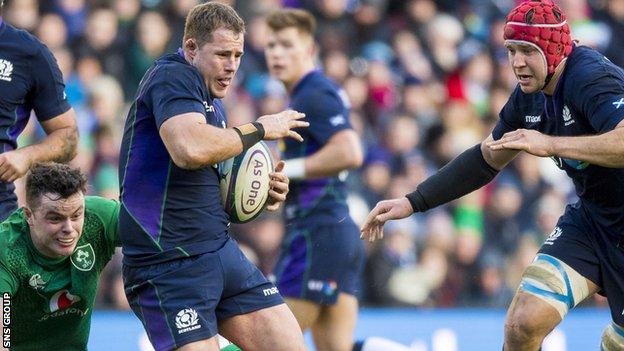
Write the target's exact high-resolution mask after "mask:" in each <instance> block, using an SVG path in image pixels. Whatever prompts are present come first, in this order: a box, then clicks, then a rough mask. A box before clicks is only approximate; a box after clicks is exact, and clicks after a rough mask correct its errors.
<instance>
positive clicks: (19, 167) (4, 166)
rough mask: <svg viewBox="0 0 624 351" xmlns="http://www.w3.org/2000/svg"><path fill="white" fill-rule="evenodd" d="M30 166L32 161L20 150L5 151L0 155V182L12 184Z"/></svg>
mask: <svg viewBox="0 0 624 351" xmlns="http://www.w3.org/2000/svg"><path fill="white" fill-rule="evenodd" d="M31 165H32V159H31V158H30V157H29V156H28V155H27V154H26V153H24V152H22V151H21V150H13V151H7V152H4V153H2V154H0V180H1V181H3V182H12V181H15V180H16V179H17V178H20V177H21V176H23V175H24V174H26V172H28V170H29V169H30V166H31Z"/></svg>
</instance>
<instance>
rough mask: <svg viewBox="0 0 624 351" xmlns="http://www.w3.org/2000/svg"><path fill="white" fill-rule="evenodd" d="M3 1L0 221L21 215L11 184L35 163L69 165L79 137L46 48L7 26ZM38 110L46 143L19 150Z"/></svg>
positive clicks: (0, 26) (60, 79) (0, 30)
mask: <svg viewBox="0 0 624 351" xmlns="http://www.w3.org/2000/svg"><path fill="white" fill-rule="evenodd" d="M3 3H4V1H0V148H1V149H0V152H1V153H0V220H4V219H5V218H7V217H8V216H9V215H10V214H11V213H12V212H13V211H14V210H15V209H17V197H16V196H15V194H14V192H13V190H14V189H15V186H14V185H13V181H15V180H16V179H17V178H20V177H21V176H23V175H24V174H26V172H27V171H28V169H29V168H30V166H31V165H33V164H35V163H36V162H44V161H58V162H67V161H69V160H71V159H72V158H73V157H74V156H75V155H76V144H77V141H78V132H77V129H76V118H75V114H74V110H73V109H72V108H71V106H69V103H68V102H67V97H66V96H65V91H64V89H65V84H64V83H63V77H62V75H61V71H60V70H59V68H58V65H57V63H56V60H55V59H54V56H52V53H51V52H50V50H48V48H47V47H46V46H45V45H43V43H41V42H40V41H39V40H38V39H37V38H35V37H34V36H32V35H30V34H29V33H28V32H26V31H24V30H19V29H16V28H15V27H13V26H11V25H9V24H7V23H4V22H3V20H2V7H3ZM31 110H34V111H35V114H36V115H37V120H38V121H39V123H41V126H42V127H43V129H44V130H45V132H46V133H47V137H46V138H44V139H43V140H41V141H40V142H39V143H37V144H33V145H30V146H27V147H23V148H20V149H17V137H18V136H19V134H20V133H21V132H22V131H23V130H24V127H25V126H26V123H28V120H29V117H30V111H31Z"/></svg>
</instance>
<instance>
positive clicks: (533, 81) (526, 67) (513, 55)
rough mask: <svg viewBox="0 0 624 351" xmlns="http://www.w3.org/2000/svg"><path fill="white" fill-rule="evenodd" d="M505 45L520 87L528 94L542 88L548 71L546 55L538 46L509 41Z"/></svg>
mask: <svg viewBox="0 0 624 351" xmlns="http://www.w3.org/2000/svg"><path fill="white" fill-rule="evenodd" d="M505 47H506V48H507V54H508V56H509V63H510V64H511V67H512V69H513V71H514V74H515V75H516V78H517V79H518V83H519V84H520V89H522V91H523V92H524V93H527V94H530V93H535V92H537V91H539V90H541V89H542V88H543V87H544V84H545V82H546V75H547V73H548V72H546V65H545V64H544V57H543V56H542V54H541V53H540V52H539V51H538V50H537V48H535V47H534V46H531V45H528V44H519V43H507V44H505Z"/></svg>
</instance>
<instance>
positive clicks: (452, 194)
mask: <svg viewBox="0 0 624 351" xmlns="http://www.w3.org/2000/svg"><path fill="white" fill-rule="evenodd" d="M497 174H498V170H496V169H495V168H493V167H492V166H490V165H489V164H488V163H487V162H486V161H485V159H484V158H483V153H482V152H481V144H477V145H475V146H473V147H471V148H470V149H468V150H466V151H464V152H462V153H461V154H460V155H459V156H457V157H456V158H455V159H453V160H452V161H451V162H449V163H448V164H447V165H445V166H444V167H442V168H441V169H440V170H439V171H438V172H437V173H436V174H434V175H432V176H431V177H429V178H427V180H425V181H424V182H422V183H420V184H419V185H418V187H417V188H416V191H414V192H412V193H409V194H407V195H405V197H407V199H408V200H409V202H410V204H411V205H412V208H413V209H414V212H424V211H426V210H428V209H430V208H434V207H437V206H439V205H442V204H445V203H447V202H449V201H452V200H455V199H458V198H460V197H462V196H464V195H466V194H469V193H471V192H473V191H475V190H477V189H479V188H481V187H482V186H484V185H485V184H487V183H489V182H490V181H491V180H492V179H493V178H494V177H495V176H496V175H497Z"/></svg>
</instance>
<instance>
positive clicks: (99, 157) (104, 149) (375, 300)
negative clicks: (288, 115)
mask: <svg viewBox="0 0 624 351" xmlns="http://www.w3.org/2000/svg"><path fill="white" fill-rule="evenodd" d="M198 2H199V0H175V1H174V0H39V1H37V0H7V1H5V11H4V20H5V21H7V22H9V23H11V24H13V25H15V26H16V27H20V28H23V29H25V30H28V31H29V32H31V33H33V34H35V35H36V36H38V37H39V38H40V39H41V40H42V41H43V42H44V43H45V44H46V45H47V46H48V47H49V48H50V49H51V51H52V52H53V54H54V55H55V57H56V59H57V61H58V63H59V66H60V68H61V70H62V73H63V76H64V79H65V82H66V93H67V96H68V98H69V100H70V102H71V104H72V106H73V107H74V108H75V110H76V112H77V116H78V124H79V129H80V140H81V142H80V146H79V154H78V156H77V157H76V159H75V160H74V161H73V163H74V164H75V165H77V166H79V167H80V168H81V169H83V170H84V171H86V172H88V174H89V176H90V192H91V193H93V194H98V195H102V196H106V197H110V198H117V197H118V195H119V194H118V178H117V172H118V170H117V167H118V152H119V144H120V139H121V135H120V134H121V132H122V130H123V124H124V119H125V116H126V113H127V109H128V107H129V102H130V101H132V99H133V97H134V94H135V92H136V88H137V86H138V83H139V80H140V78H141V77H142V76H143V73H144V72H145V71H146V69H147V68H148V67H149V66H150V65H151V64H152V62H153V61H154V60H155V59H156V58H158V57H159V56H161V55H163V54H165V53H169V52H172V51H175V50H176V49H177V48H178V47H179V46H180V43H181V40H182V38H181V37H182V33H183V27H184V17H185V15H186V13H187V12H188V11H189V9H190V8H192V7H193V6H194V5H196V4H197V3H198ZM225 2H226V3H229V4H230V5H232V6H234V7H235V8H236V9H237V11H238V12H239V13H240V14H241V16H243V18H244V19H245V21H246V23H247V36H246V41H245V55H244V57H243V60H242V64H241V67H240V70H239V73H238V75H237V79H236V87H235V89H233V90H232V91H231V93H230V94H229V95H228V97H227V98H226V100H225V101H224V102H225V105H226V109H227V111H228V114H229V118H230V120H229V123H230V124H232V125H239V124H242V123H245V122H249V121H252V120H253V119H254V118H256V117H258V116H260V115H263V114H268V113H274V112H277V111H280V110H282V109H284V108H285V107H286V106H287V105H288V97H287V93H286V91H285V90H284V88H283V87H282V86H281V84H280V83H278V82H276V81H274V80H272V79H270V77H269V75H268V73H267V69H266V65H265V59H264V54H263V44H264V43H263V41H264V39H265V38H266V35H265V34H264V33H265V28H264V22H263V17H264V16H265V15H266V14H267V13H269V12H270V11H271V10H272V9H275V8H278V7H281V6H291V7H301V8H305V9H308V10H310V11H312V12H313V14H314V15H315V17H316V18H317V21H318V25H319V29H318V36H317V40H318V43H319V61H318V64H319V67H322V68H323V69H324V70H325V72H326V73H327V74H328V75H329V76H330V77H331V78H333V79H334V80H335V81H337V82H338V83H340V84H341V85H342V86H343V87H344V89H345V91H346V93H347V95H348V96H349V98H350V101H351V104H352V111H351V120H352V123H353V126H354V128H355V129H356V131H357V132H358V133H359V134H360V136H361V138H362V142H363V146H364V150H365V153H366V161H365V164H364V166H362V168H361V169H359V170H357V171H354V172H351V174H350V175H349V177H348V179H347V180H348V183H349V186H350V198H349V202H350V206H351V212H352V215H353V216H354V218H355V219H356V222H359V223H361V222H362V220H363V219H364V218H365V216H366V214H367V213H368V210H369V209H370V208H372V206H374V204H375V203H376V202H377V201H379V200H381V199H384V198H392V197H399V196H402V195H404V194H406V193H408V192H410V191H412V190H413V189H414V188H415V187H416V185H417V184H418V183H419V182H421V181H422V180H423V179H424V178H425V177H427V176H428V175H430V174H432V173H433V172H435V171H436V170H437V169H438V168H439V167H441V166H442V165H444V164H445V163H446V162H448V161H449V160H451V159H452V158H453V157H454V156H456V155H457V154H458V153H459V152H461V151H463V150H464V149H466V148H468V147H470V146H472V145H474V144H476V143H478V142H480V141H481V140H483V139H484V138H485V136H487V134H489V132H490V130H491V128H492V126H493V125H494V123H495V122H496V120H497V118H498V117H497V116H498V112H499V110H500V108H501V107H502V106H503V105H504V103H505V102H506V100H507V97H508V96H509V94H510V92H511V91H512V89H513V88H514V87H515V85H516V79H515V77H514V75H513V73H512V71H511V69H510V67H509V64H508V61H507V53H506V50H505V48H504V46H503V40H502V25H503V20H504V18H503V14H504V13H507V11H508V10H509V9H511V8H512V7H513V6H514V5H515V4H516V1H513V0H465V1H451V0H439V1H433V0H236V1H235V0H230V1H225ZM558 3H559V4H560V5H561V7H562V8H563V10H564V11H565V12H566V13H567V15H568V19H569V22H570V24H571V28H572V33H573V38H575V39H577V40H578V41H579V42H578V44H579V45H588V46H592V47H595V48H597V49H598V50H599V51H601V52H603V53H604V54H605V55H607V57H608V58H609V59H611V60H612V61H613V62H615V63H617V64H618V65H620V66H623V67H624V41H622V40H621V39H620V40H618V39H617V38H622V36H623V35H624V2H623V1H619V0H559V1H558ZM34 125H35V124H31V125H30V127H28V129H27V130H26V131H25V132H24V133H23V135H22V137H21V138H20V140H19V142H20V143H21V144H27V143H29V142H30V141H32V140H36V139H37V138H38V137H40V136H41V135H42V133H43V132H42V131H40V130H37V129H36V128H35V127H33V126H34ZM574 199H575V195H574V189H573V187H572V184H571V182H570V181H569V180H568V179H567V177H566V176H565V174H564V173H563V172H562V171H559V170H558V169H557V168H556V166H555V164H554V163H553V162H552V161H551V160H549V159H539V158H536V157H532V156H528V155H521V156H520V157H518V158H517V159H516V160H515V161H514V164H513V166H512V167H509V168H508V169H507V170H505V171H504V172H502V173H501V174H499V175H498V177H497V178H496V179H495V180H494V181H493V182H492V183H491V184H489V185H488V186H486V187H485V188H483V189H481V190H479V191H477V192H474V193H472V194H470V195H468V196H465V197H464V198H462V199H459V200H457V201H455V202H453V203H451V204H450V205H448V206H443V207H440V208H438V209H435V210H432V211H429V212H427V213H423V214H416V215H414V216H412V217H410V218H407V219H405V220H401V221H396V222H392V223H389V224H388V225H387V226H386V228H385V237H384V239H383V240H382V241H379V242H377V243H375V244H373V245H370V246H369V247H368V261H367V266H366V272H365V284H364V286H363V287H362V302H363V304H365V305H374V306H427V307H459V306H482V307H505V306H507V305H508V304H509V302H510V299H511V297H512V295H513V291H512V289H513V287H515V286H517V285H518V282H519V280H520V275H521V273H522V270H523V268H524V267H525V266H526V265H527V264H528V263H529V261H530V260H531V259H532V257H533V256H534V254H535V252H536V251H537V250H538V248H539V246H540V245H541V244H542V242H543V241H544V240H545V239H546V238H547V237H548V235H549V234H550V233H551V231H552V230H553V229H554V227H555V224H556V222H557V219H558V216H559V215H560V214H561V213H563V208H564V206H565V205H566V204H567V203H569V202H571V201H574ZM283 230H284V228H283V223H282V219H281V216H280V215H279V214H278V215H266V216H263V217H260V218H259V219H258V220H256V221H254V222H252V223H249V224H245V225H236V226H233V234H234V235H235V236H236V238H237V239H238V240H239V241H240V243H241V244H242V246H243V247H244V248H245V251H246V253H247V254H248V255H249V257H250V258H252V259H253V260H254V261H255V262H256V263H257V264H258V266H259V267H260V268H261V269H262V270H263V271H264V272H265V273H267V274H270V272H271V268H272V266H273V264H274V263H275V260H276V258H277V253H278V250H279V244H280V241H281V238H282V235H283ZM120 262H121V255H120V254H119V255H117V256H116V258H115V259H114V261H113V262H112V264H109V266H108V268H107V273H106V274H105V275H104V276H103V278H102V282H101V288H100V294H99V298H98V301H99V306H100V307H102V308H117V309H124V308H127V302H126V299H125V296H124V294H123V291H122V289H123V283H122V282H121V276H120V273H119V271H120V265H121V263H120ZM589 303H590V304H604V301H602V300H599V299H596V300H592V301H590V302H589Z"/></svg>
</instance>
